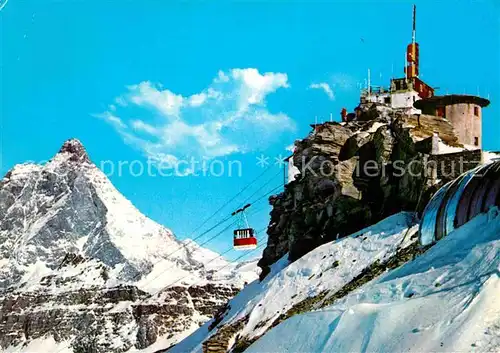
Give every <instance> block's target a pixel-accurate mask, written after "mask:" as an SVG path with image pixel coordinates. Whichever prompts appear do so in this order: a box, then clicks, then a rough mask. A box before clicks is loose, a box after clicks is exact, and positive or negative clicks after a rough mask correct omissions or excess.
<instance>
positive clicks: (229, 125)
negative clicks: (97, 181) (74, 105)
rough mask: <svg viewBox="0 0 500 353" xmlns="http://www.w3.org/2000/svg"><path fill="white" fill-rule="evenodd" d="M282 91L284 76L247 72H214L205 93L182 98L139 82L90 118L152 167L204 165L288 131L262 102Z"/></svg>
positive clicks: (288, 122)
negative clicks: (192, 161)
mask: <svg viewBox="0 0 500 353" xmlns="http://www.w3.org/2000/svg"><path fill="white" fill-rule="evenodd" d="M287 87H289V83H288V77H287V75H286V74H283V73H273V72H267V73H263V74H261V73H259V71H258V70H257V69H252V68H247V69H232V70H229V71H227V72H223V71H219V72H218V74H217V76H216V77H215V78H214V79H213V80H212V82H211V83H210V85H209V86H208V87H207V88H206V89H204V90H203V91H201V92H197V93H194V94H191V95H188V96H183V95H182V94H178V93H174V92H173V91H171V90H169V89H166V88H163V87H162V86H161V85H159V84H154V83H152V82H149V81H144V82H141V83H139V84H136V85H132V86H128V87H127V91H126V92H125V93H124V94H122V95H120V96H119V97H117V98H116V99H115V100H114V102H113V104H112V105H110V106H109V109H108V111H106V112H104V113H101V114H98V115H96V116H97V117H99V118H102V119H104V120H105V121H107V122H108V123H109V124H111V125H112V126H113V127H114V128H115V129H116V131H117V132H118V133H119V134H120V135H121V136H122V138H123V139H124V141H125V142H126V143H128V144H131V145H133V146H134V147H136V148H138V149H140V150H141V151H143V153H144V154H145V155H147V156H148V157H150V158H152V159H154V160H156V161H159V162H161V161H168V162H169V163H178V161H179V159H181V158H188V157H194V158H209V159H210V158H215V157H221V156H227V155H229V154H232V153H235V152H242V153H245V152H249V151H252V150H253V149H255V148H261V147H265V146H266V145H267V144H269V143H271V142H272V141H274V140H276V137H277V135H279V134H280V133H283V132H285V131H288V130H293V129H294V126H295V125H294V122H293V120H292V119H291V118H290V117H288V116H287V115H286V114H285V113H281V112H276V113H273V112H271V111H269V109H268V108H267V106H266V98H267V96H269V95H270V94H272V93H274V92H276V91H277V90H278V89H281V88H287Z"/></svg>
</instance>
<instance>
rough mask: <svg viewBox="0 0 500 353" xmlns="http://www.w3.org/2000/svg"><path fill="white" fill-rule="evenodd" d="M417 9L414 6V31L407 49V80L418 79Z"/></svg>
mask: <svg viewBox="0 0 500 353" xmlns="http://www.w3.org/2000/svg"><path fill="white" fill-rule="evenodd" d="M416 22H417V7H416V6H415V5H413V31H412V38H411V43H410V44H408V47H407V48H406V62H407V66H406V78H413V77H418V64H419V50H418V43H417V42H416V37H417V26H416Z"/></svg>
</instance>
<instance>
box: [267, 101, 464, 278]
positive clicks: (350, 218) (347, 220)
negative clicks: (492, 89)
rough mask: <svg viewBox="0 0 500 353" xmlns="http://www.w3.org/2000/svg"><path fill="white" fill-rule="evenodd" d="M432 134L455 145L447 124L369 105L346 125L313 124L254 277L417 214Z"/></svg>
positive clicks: (277, 203)
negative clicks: (398, 216) (403, 214)
mask: <svg viewBox="0 0 500 353" xmlns="http://www.w3.org/2000/svg"><path fill="white" fill-rule="evenodd" d="M436 133H437V134H439V137H441V138H442V139H443V141H445V142H446V143H449V144H450V145H454V144H456V141H457V140H456V136H455V133H454V131H453V127H452V125H451V124H450V123H449V122H448V121H447V120H445V119H442V118H437V117H436V119H433V118H432V117H429V116H411V115H410V116H408V115H406V114H405V113H403V112H401V111H397V110H393V109H391V108H390V107H388V106H385V105H380V104H375V103H369V104H363V105H361V106H360V107H358V109H357V117H356V118H355V119H354V120H351V121H349V122H347V123H334V122H327V123H324V124H319V125H314V126H313V131H311V133H310V134H309V136H307V137H306V138H305V139H303V140H302V141H298V142H296V143H295V146H296V148H295V152H294V156H293V162H294V166H296V167H297V168H298V169H299V170H300V172H301V173H300V174H299V175H298V176H296V178H295V180H294V181H292V182H290V183H289V184H288V185H286V186H285V191H284V192H283V193H281V194H280V195H276V196H274V197H272V198H271V199H270V203H271V205H272V206H273V209H272V211H271V222H270V224H269V227H268V234H269V238H268V243H267V247H266V249H265V250H264V253H263V257H262V259H261V260H260V261H259V266H261V267H262V269H263V271H262V273H261V278H262V277H263V276H265V275H266V274H267V273H268V271H269V269H268V266H269V265H271V264H273V263H274V262H275V261H277V260H278V259H280V258H281V257H283V256H284V255H285V254H287V253H289V259H290V260H291V261H294V260H296V259H298V258H299V257H301V256H303V255H304V254H305V253H307V252H309V251H310V250H312V249H314V248H316V247H317V246H319V245H321V244H324V243H325V242H328V241H331V240H333V239H335V238H340V237H343V236H346V235H348V234H351V233H354V232H356V231H358V230H360V229H362V228H364V227H365V226H367V225H369V224H373V223H376V222H378V221H379V220H381V219H383V218H385V217H387V216H390V215H392V214H394V213H397V212H400V211H412V212H413V211H420V210H421V209H422V208H423V206H425V205H426V204H427V199H428V198H429V197H430V195H431V192H429V190H431V189H432V190H434V189H435V185H434V184H435V183H436V182H437V180H431V178H430V177H429V175H428V173H427V170H426V169H425V160H426V158H427V157H428V156H429V155H430V154H431V153H432V151H431V149H432V141H431V139H432V138H433V136H434V135H435V134H436ZM426 139H427V140H426ZM325 234H329V235H330V236H326V235H325ZM332 234H334V235H335V238H333V239H332V238H331V235H332Z"/></svg>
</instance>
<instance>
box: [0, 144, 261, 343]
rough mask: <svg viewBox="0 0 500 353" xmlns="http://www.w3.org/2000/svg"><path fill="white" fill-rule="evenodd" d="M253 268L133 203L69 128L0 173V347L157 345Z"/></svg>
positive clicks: (183, 329)
mask: <svg viewBox="0 0 500 353" xmlns="http://www.w3.org/2000/svg"><path fill="white" fill-rule="evenodd" d="M209 261H210V264H209V265H208V262H209ZM222 269H224V270H223V271H221V270H222ZM252 271H253V270H252ZM256 277H257V274H256V273H255V272H254V271H253V272H252V273H247V274H246V275H245V276H242V275H241V274H240V273H239V272H238V266H237V264H233V263H229V262H227V261H225V260H224V259H222V258H220V257H219V256H218V254H216V253H213V252H212V251H210V250H208V249H204V248H201V247H200V246H198V245H197V244H196V243H194V242H192V241H184V242H181V241H179V240H177V239H176V237H175V236H174V235H173V233H172V232H171V231H170V230H168V229H167V228H165V227H163V226H161V225H159V224H157V223H155V222H153V221H152V220H150V219H149V218H147V217H145V216H144V215H142V214H141V213H140V212H139V211H138V210H137V209H136V208H135V207H134V206H133V205H132V204H131V203H130V202H129V201H128V200H126V199H125V198H124V197H123V196H122V195H121V194H120V193H119V192H118V191H117V190H116V189H115V188H114V187H113V185H112V184H111V182H110V181H109V180H108V178H107V177H106V176H105V175H104V174H103V173H102V172H101V171H100V170H99V169H98V168H97V167H96V166H95V165H93V164H92V163H91V162H90V158H89V156H88V155H87V153H86V151H85V148H84V147H83V145H82V144H81V143H80V142H79V141H78V140H75V139H72V140H69V141H67V142H65V143H64V145H63V146H62V147H61V149H60V151H59V152H58V153H57V154H56V155H55V156H54V157H53V158H52V159H51V160H50V161H49V162H48V163H46V164H45V165H36V164H22V165H17V166H15V167H14V168H13V169H12V170H11V171H9V172H8V173H7V175H6V176H5V177H4V178H3V179H2V180H1V181H0V347H1V348H0V350H3V349H6V348H7V347H12V346H16V347H19V348H18V349H21V350H23V349H22V347H24V346H23V345H26V344H29V343H30V342H31V341H33V340H35V339H40V340H44V339H49V338H51V339H53V340H55V341H56V342H59V343H60V344H61V345H62V346H61V347H60V348H59V349H63V348H68V349H72V350H73V351H74V352H106V353H108V352H126V351H127V350H130V349H132V348H137V349H142V348H146V347H148V346H150V345H151V344H153V343H154V342H156V341H157V340H158V339H160V338H161V339H162V341H164V342H165V344H166V346H168V345H170V344H175V343H176V342H177V341H178V340H179V338H180V337H184V336H185V335H186V334H188V333H189V332H191V331H192V330H194V329H195V328H197V327H198V326H200V325H202V324H203V323H204V322H205V321H207V320H209V319H210V317H211V316H212V315H213V313H214V312H215V311H216V310H217V309H218V308H219V307H220V306H222V305H224V304H225V303H226V301H227V300H228V299H229V298H231V297H233V296H234V295H235V294H236V293H237V292H238V291H239V290H240V289H241V288H242V287H243V285H244V282H246V281H251V280H253V279H254V278H256Z"/></svg>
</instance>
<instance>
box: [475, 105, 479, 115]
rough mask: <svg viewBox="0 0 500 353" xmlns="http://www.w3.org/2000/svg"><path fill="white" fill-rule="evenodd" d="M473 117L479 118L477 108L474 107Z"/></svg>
mask: <svg viewBox="0 0 500 353" xmlns="http://www.w3.org/2000/svg"><path fill="white" fill-rule="evenodd" d="M474 115H475V116H479V107H474Z"/></svg>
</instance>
